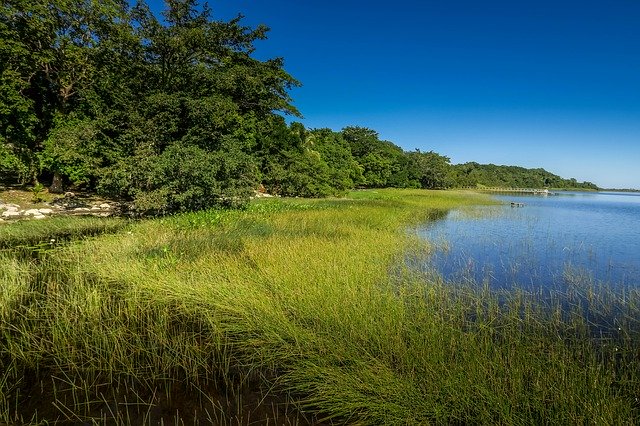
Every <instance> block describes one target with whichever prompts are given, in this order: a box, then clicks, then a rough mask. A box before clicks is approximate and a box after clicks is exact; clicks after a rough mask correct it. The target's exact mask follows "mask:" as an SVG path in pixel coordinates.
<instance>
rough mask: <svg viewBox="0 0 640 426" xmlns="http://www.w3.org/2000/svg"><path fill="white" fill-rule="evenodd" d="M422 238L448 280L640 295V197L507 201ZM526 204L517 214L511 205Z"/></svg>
mask: <svg viewBox="0 0 640 426" xmlns="http://www.w3.org/2000/svg"><path fill="white" fill-rule="evenodd" d="M496 198H498V199H499V200H501V201H503V202H505V203H506V204H505V205H499V206H486V207H477V208H472V209H461V210H454V211H451V212H449V214H448V215H447V216H446V218H444V219H443V220H440V221H437V222H434V223H431V224H428V225H427V226H426V227H425V228H424V229H422V230H421V231H420V233H421V234H422V235H424V236H425V237H426V238H427V239H429V240H430V241H433V242H435V244H436V246H437V247H438V248H437V250H436V252H435V254H434V255H433V256H432V258H431V265H430V266H432V267H433V268H435V270H436V271H438V272H439V273H441V274H442V275H443V276H444V278H445V279H446V280H455V281H458V282H460V281H471V282H477V283H488V284H489V285H490V286H491V287H493V288H511V287H513V286H517V287H525V288H530V287H533V288H539V287H540V286H543V287H544V286H550V285H554V284H562V283H566V282H571V281H578V280H579V281H584V280H590V281H592V282H594V283H604V284H607V285H610V286H612V287H613V286H618V285H626V286H632V287H640V193H615V192H598V193H580V192H566V193H565V192H561V193H559V194H558V195H549V196H541V195H537V196H533V195H532V196H523V195H501V196H497V197H496ZM511 202H516V203H524V204H525V205H524V206H523V207H511V205H510V203H511Z"/></svg>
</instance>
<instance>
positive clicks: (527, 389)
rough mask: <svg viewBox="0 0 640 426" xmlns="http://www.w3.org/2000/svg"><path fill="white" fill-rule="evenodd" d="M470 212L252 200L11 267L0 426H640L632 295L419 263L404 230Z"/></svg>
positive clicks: (430, 201) (416, 245) (357, 201)
mask: <svg viewBox="0 0 640 426" xmlns="http://www.w3.org/2000/svg"><path fill="white" fill-rule="evenodd" d="M478 203H490V200H489V199H488V198H483V197H481V196H475V195H470V194H468V193H463V192H444V191H439V192H430V191H418V190H411V191H408V190H406V191H405V190H381V191H358V192H354V193H352V194H350V197H349V198H348V199H329V200H300V199H292V200H280V199H278V200H260V201H257V202H255V203H252V204H251V205H250V206H249V208H248V209H247V210H244V211H208V212H201V213H192V214H184V215H178V216H174V217H169V218H163V219H155V220H148V221H141V222H137V223H134V224H130V225H128V227H127V228H126V229H123V230H122V231H120V232H116V233H111V234H103V235H101V236H98V237H93V238H86V239H82V240H79V241H77V242H74V243H73V244H67V245H62V246H58V247H56V248H55V249H53V250H51V251H49V252H48V253H47V255H46V256H44V257H42V258H40V259H39V260H38V261H37V262H33V261H31V260H29V259H25V258H21V257H12V256H11V254H4V255H3V256H4V257H3V258H2V262H3V265H5V264H6V265H9V266H8V267H6V268H3V270H2V272H0V285H2V286H3V287H2V289H3V291H2V293H0V294H1V295H2V296H0V297H1V298H0V303H1V305H0V371H2V372H3V373H0V397H1V398H0V399H1V401H2V402H0V404H1V405H0V422H2V421H4V422H8V423H9V422H16V421H19V422H27V423H28V422H33V423H36V422H41V421H49V422H52V421H61V422H63V421H66V422H70V423H74V422H94V423H98V424H101V423H103V424H113V423H121V424H126V423H136V424H158V423H160V422H165V423H166V422H175V423H176V424H187V423H188V424H199V423H200V424H210V423H217V424H251V423H252V422H265V423H266V422H271V423H276V424H310V423H319V422H326V423H331V422H334V423H361V424H429V423H492V424H494V423H497V424H522V423H559V424H575V423H587V422H588V423H602V424H633V423H637V421H638V415H639V407H640V406H639V404H638V399H637V398H638V397H639V395H638V391H637V389H640V382H639V380H638V379H639V377H640V375H639V371H638V366H637V364H638V363H637V354H638V353H639V352H638V350H640V344H639V342H640V338H639V337H640V336H638V333H639V329H640V327H639V325H638V323H637V318H640V315H639V314H640V312H639V310H640V303H639V301H640V297H639V295H638V293H637V291H630V290H629V291H624V292H614V291H610V292H607V291H605V290H606V289H598V288H595V287H594V286H593V285H589V284H584V285H582V286H581V284H579V283H575V284H574V285H573V290H572V291H571V292H567V294H562V295H561V296H562V297H560V295H559V296H558V297H557V298H551V299H549V298H547V297H544V298H541V297H540V296H539V295H538V294H536V293H532V292H525V291H516V292H509V293H507V292H495V291H491V290H490V289H488V288H487V287H485V286H482V285H473V284H463V283H461V284H459V285H455V284H454V285H451V284H445V283H444V282H443V281H442V279H440V278H439V277H438V276H437V275H434V274H433V273H430V272H428V271H427V272H422V271H421V270H420V269H417V268H415V267H414V265H415V264H416V262H419V261H420V259H425V258H426V256H427V255H428V254H429V252H430V250H431V248H430V245H429V243H427V242H425V241H422V240H420V239H418V238H417V236H416V235H415V233H414V232H412V231H411V230H412V229H413V227H414V226H417V225H418V224H420V223H424V221H427V220H434V219H437V218H438V217H441V216H442V215H443V212H446V210H447V209H450V208H454V207H459V206H463V205H472V204H478ZM407 230H409V232H407ZM5 289H6V291H5ZM596 290H597V291H596ZM597 315H600V316H601V317H602V318H614V320H613V321H614V323H612V324H613V325H615V327H604V328H603V327H602V326H601V325H599V326H598V327H600V328H597V327H596V326H595V325H594V319H595V318H596V316H597ZM34 396H38V397H39V398H40V399H39V400H40V401H41V402H40V403H38V404H35V403H33V402H29V401H33V400H34V399H33V397H34ZM30 397H31V398H30Z"/></svg>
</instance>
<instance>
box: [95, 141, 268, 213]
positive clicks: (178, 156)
mask: <svg viewBox="0 0 640 426" xmlns="http://www.w3.org/2000/svg"><path fill="white" fill-rule="evenodd" d="M255 184H256V171H255V165H254V164H253V161H252V159H251V157H250V156H248V155H246V154H244V153H242V152H241V151H237V150H236V151H233V149H232V150H228V151H217V152H210V151H206V150H204V149H202V148H199V147H197V146H189V145H184V144H181V143H174V144H171V145H170V146H168V147H167V148H166V149H165V150H164V151H162V153H160V154H153V153H150V152H144V151H141V152H139V153H137V155H135V156H133V157H131V158H130V159H128V160H123V161H121V162H120V163H119V164H118V165H117V166H114V167H111V168H110V169H108V171H106V172H105V175H104V177H103V178H102V180H101V186H100V187H99V188H100V189H101V191H102V192H105V193H108V194H118V195H125V196H127V197H130V198H132V199H133V201H134V208H135V210H137V211H138V212H139V213H150V214H166V213H168V212H173V211H193V210H201V209H207V208H210V207H214V206H241V205H243V204H244V203H246V201H247V200H248V197H249V195H251V190H250V188H252V187H253V186H255Z"/></svg>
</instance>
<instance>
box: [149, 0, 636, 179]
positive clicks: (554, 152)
mask: <svg viewBox="0 0 640 426" xmlns="http://www.w3.org/2000/svg"><path fill="white" fill-rule="evenodd" d="M150 4H151V6H152V8H153V9H154V10H159V9H160V7H161V6H160V4H161V0H152V1H151V2H150ZM209 5H210V6H211V7H212V9H213V11H214V17H215V18H216V19H223V20H228V19H230V18H231V17H233V16H235V15H237V14H238V13H242V14H244V15H245V16H246V18H245V19H244V22H245V24H246V25H251V26H255V25H256V24H259V23H264V24H266V25H268V26H269V27H271V31H270V34H269V39H268V40H266V41H261V42H259V43H258V44H257V51H256V54H255V56H256V57H258V58H260V59H266V58H269V57H275V56H281V57H284V59H285V64H286V66H285V67H286V69H287V71H289V72H290V73H291V74H292V75H293V76H294V77H296V78H297V79H298V80H300V81H301V82H302V84H303V86H302V87H301V88H299V89H295V90H294V91H293V92H292V96H293V98H294V100H295V105H296V106H297V107H298V109H299V110H300V111H301V112H302V114H303V115H304V117H305V118H304V120H302V121H303V123H304V124H305V125H306V126H307V127H311V128H317V127H330V128H333V129H335V130H339V129H341V128H342V127H344V126H348V125H359V126H366V127H370V128H372V129H375V130H377V131H378V132H379V133H380V135H381V137H382V138H384V139H387V140H390V141H392V142H394V143H396V144H397V145H400V146H401V147H403V148H405V149H407V150H410V149H414V148H419V149H421V150H423V151H428V150H434V151H436V152H438V153H440V154H443V155H446V156H448V157H450V158H451V160H452V162H453V163H463V162H467V161H476V162H479V163H494V164H508V165H519V166H524V167H544V168H545V169H547V170H549V171H551V172H554V173H557V174H559V175H561V176H563V177H575V178H576V179H578V180H590V181H593V182H595V183H597V184H598V185H600V186H603V187H619V188H622V187H635V188H640V1H638V0H600V1H591V0H582V1H572V0H555V1H548V0H535V1H534V0H528V1H514V0H509V1H506V0H505V1H494V0H484V1H479V0H438V1H431V0H423V1H410V0H395V1H355V0H341V1H330V0H324V1H321V0H299V1H293V0H288V1H286V0H269V1H266V0H235V1H234V0H226V1H225V0H219V1H215V0H213V1H210V2H209Z"/></svg>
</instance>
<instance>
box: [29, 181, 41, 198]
mask: <svg viewBox="0 0 640 426" xmlns="http://www.w3.org/2000/svg"><path fill="white" fill-rule="evenodd" d="M43 192H44V185H42V184H41V183H40V182H38V183H36V184H35V185H33V186H32V187H31V194H33V202H34V203H39V202H41V201H42V199H43V198H42V193H43Z"/></svg>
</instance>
